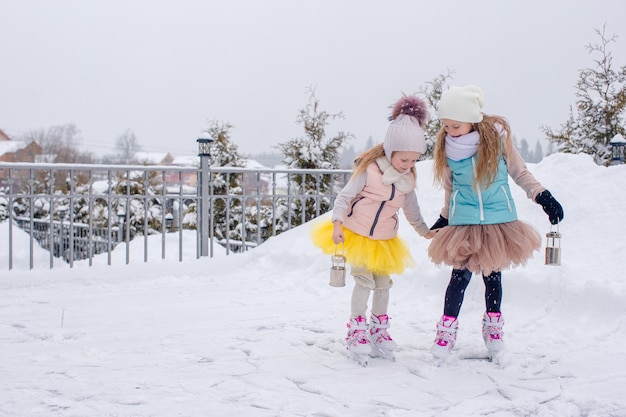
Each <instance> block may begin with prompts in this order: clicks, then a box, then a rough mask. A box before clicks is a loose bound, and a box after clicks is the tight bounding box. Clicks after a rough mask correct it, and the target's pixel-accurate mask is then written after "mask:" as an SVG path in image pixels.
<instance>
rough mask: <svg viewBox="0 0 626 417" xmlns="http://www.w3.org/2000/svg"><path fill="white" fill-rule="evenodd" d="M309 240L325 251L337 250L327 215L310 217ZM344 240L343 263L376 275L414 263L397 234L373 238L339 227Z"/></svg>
mask: <svg viewBox="0 0 626 417" xmlns="http://www.w3.org/2000/svg"><path fill="white" fill-rule="evenodd" d="M310 233H311V239H312V240H313V244H314V245H315V246H317V247H318V248H320V249H321V250H322V252H323V253H325V254H326V255H334V254H335V252H336V251H337V253H338V254H341V249H342V244H341V243H340V244H339V245H338V246H337V245H335V243H334V242H333V224H332V222H331V221H330V219H329V218H328V217H327V216H324V218H323V219H318V220H314V221H313V222H312V223H311V226H310ZM343 234H344V236H345V242H344V244H343V250H344V252H343V254H344V256H345V257H346V263H348V264H350V265H351V266H353V267H358V268H366V269H367V270H369V271H371V272H373V273H374V274H377V275H391V274H402V273H403V272H404V270H405V268H412V267H415V265H416V264H415V261H414V260H413V258H412V257H411V253H410V251H409V247H408V245H407V244H406V243H405V242H404V240H402V239H401V238H400V237H398V236H396V237H394V238H393V239H389V240H373V239H370V238H367V237H365V236H361V235H359V234H356V233H354V232H352V231H351V230H349V229H346V228H345V227H343Z"/></svg>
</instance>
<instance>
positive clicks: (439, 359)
mask: <svg viewBox="0 0 626 417" xmlns="http://www.w3.org/2000/svg"><path fill="white" fill-rule="evenodd" d="M458 328H459V322H458V321H457V319H456V317H452V316H445V315H444V316H442V317H441V320H439V322H438V323H437V335H436V336H435V342H434V343H433V345H432V347H431V348H430V353H432V354H433V356H434V357H435V362H436V364H438V365H439V364H441V363H443V362H444V361H445V360H446V359H447V358H448V356H449V355H450V351H451V350H452V348H453V347H454V344H455V343H456V332H457V330H458Z"/></svg>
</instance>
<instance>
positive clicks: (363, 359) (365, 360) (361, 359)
mask: <svg viewBox="0 0 626 417" xmlns="http://www.w3.org/2000/svg"><path fill="white" fill-rule="evenodd" d="M348 356H349V357H350V359H352V360H353V361H355V362H356V363H358V364H359V365H361V366H362V367H364V368H365V367H367V366H368V365H369V356H368V355H364V354H359V353H354V352H351V351H350V350H348Z"/></svg>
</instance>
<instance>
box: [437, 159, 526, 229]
mask: <svg viewBox="0 0 626 417" xmlns="http://www.w3.org/2000/svg"><path fill="white" fill-rule="evenodd" d="M475 165H476V155H474V156H472V157H470V158H466V159H462V160H460V161H453V160H451V159H450V158H448V166H449V167H450V170H451V171H452V194H451V195H450V212H449V219H448V224H450V225H451V226H459V225H470V224H498V223H507V222H512V221H514V220H517V210H516V209H515V202H514V201H513V197H512V196H511V189H510V188H509V182H508V179H509V174H508V171H507V167H506V161H505V160H504V158H502V157H500V160H499V161H498V171H497V173H496V178H495V180H494V182H493V183H492V184H491V185H490V186H489V187H487V189H485V190H483V189H482V188H481V187H480V186H479V187H477V188H476V189H473V188H472V185H473V183H474V178H475V172H476V171H475V168H474V167H475Z"/></svg>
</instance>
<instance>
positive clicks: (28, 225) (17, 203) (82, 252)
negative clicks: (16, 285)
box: [0, 157, 351, 270]
mask: <svg viewBox="0 0 626 417" xmlns="http://www.w3.org/2000/svg"><path fill="white" fill-rule="evenodd" d="M350 175H351V171H349V170H291V169H250V168H229V167H210V166H209V163H208V158H204V157H202V158H200V168H192V167H174V166H144V165H91V164H32V163H0V225H2V223H5V225H6V226H5V228H4V229H5V230H8V236H5V237H3V238H4V239H8V254H7V255H8V256H6V259H8V261H7V265H5V266H4V268H8V269H9V270H11V269H13V268H14V259H15V258H16V257H15V255H16V253H18V252H19V253H20V254H23V253H24V252H27V253H28V256H27V257H28V263H29V265H28V266H29V268H31V269H32V268H34V267H35V261H34V256H33V254H34V252H35V250H36V249H37V247H41V248H43V249H45V250H48V251H49V262H46V263H47V264H48V265H47V266H49V267H50V268H53V267H54V265H55V263H59V262H65V263H68V264H69V266H70V267H72V266H74V262H76V261H85V262H88V265H89V266H92V265H93V260H94V258H95V257H96V256H98V257H106V260H107V261H106V263H107V264H109V265H111V264H112V263H113V258H112V253H113V251H114V250H115V248H116V246H118V245H124V246H125V254H124V259H125V263H127V264H128V263H129V262H130V260H131V256H135V255H132V254H131V251H130V242H131V241H133V242H134V243H135V242H137V240H139V239H143V261H144V262H148V259H149V257H148V251H149V245H148V240H149V239H154V238H155V237H158V236H160V241H161V244H160V248H159V249H160V256H161V258H165V257H166V252H167V253H168V255H170V256H171V252H172V251H174V252H176V257H177V259H178V260H179V261H183V259H186V258H189V257H190V256H189V253H190V249H193V250H192V251H191V252H193V258H199V257H201V256H213V255H214V251H215V249H216V248H217V247H219V248H221V249H220V250H222V251H225V252H226V254H229V253H231V252H243V251H246V250H249V249H251V248H253V247H255V246H258V245H259V244H261V243H263V242H264V241H265V240H267V239H269V238H271V237H272V236H275V235H277V234H279V233H281V232H283V231H286V230H289V229H290V228H292V227H295V226H298V225H301V224H303V223H305V222H307V221H309V220H311V219H312V218H314V217H317V216H319V215H321V214H323V213H324V212H325V211H327V210H328V209H329V208H330V207H332V203H333V201H334V197H335V195H336V193H337V192H338V191H339V190H340V189H341V188H342V187H343V186H344V185H345V183H346V182H347V181H348V179H349V176H350ZM22 231H24V232H26V233H28V239H27V241H28V244H27V245H26V246H27V247H24V246H25V245H24V244H23V243H22V244H20V246H19V247H18V246H17V243H16V241H17V239H15V238H16V236H17V233H22ZM189 233H193V234H194V236H195V242H194V243H193V246H194V248H189V247H188V246H190V245H189V241H188V240H186V239H184V236H186V235H187V236H188V234H189ZM172 237H173V238H174V240H175V241H176V243H175V245H174V246H173V249H172V247H171V245H166V241H167V242H171V240H172ZM20 241H21V242H23V240H20ZM118 250H119V249H118ZM133 253H134V252H133ZM184 254H185V256H183V255H184ZM2 259H5V258H4V257H3V258H2ZM37 266H40V265H37Z"/></svg>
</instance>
